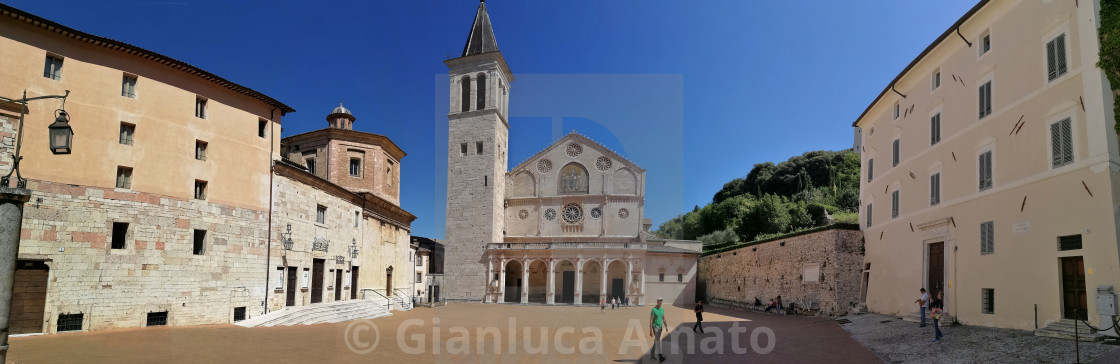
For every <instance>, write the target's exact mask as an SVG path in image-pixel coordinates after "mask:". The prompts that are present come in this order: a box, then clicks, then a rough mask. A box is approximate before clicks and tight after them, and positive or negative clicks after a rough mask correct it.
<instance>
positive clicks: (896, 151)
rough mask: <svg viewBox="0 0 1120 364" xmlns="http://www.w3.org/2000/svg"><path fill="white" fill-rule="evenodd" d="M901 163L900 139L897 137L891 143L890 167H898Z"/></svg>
mask: <svg viewBox="0 0 1120 364" xmlns="http://www.w3.org/2000/svg"><path fill="white" fill-rule="evenodd" d="M900 163H902V137H901V136H898V137H895V138H894V141H891V167H898V165H899V164H900Z"/></svg>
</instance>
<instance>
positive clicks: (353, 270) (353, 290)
mask: <svg viewBox="0 0 1120 364" xmlns="http://www.w3.org/2000/svg"><path fill="white" fill-rule="evenodd" d="M350 299H352V300H356V299H358V267H350Z"/></svg>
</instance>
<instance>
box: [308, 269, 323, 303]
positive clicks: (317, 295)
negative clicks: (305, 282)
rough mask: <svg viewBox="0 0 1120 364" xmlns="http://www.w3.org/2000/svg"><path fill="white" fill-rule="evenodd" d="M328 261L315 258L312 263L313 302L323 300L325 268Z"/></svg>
mask: <svg viewBox="0 0 1120 364" xmlns="http://www.w3.org/2000/svg"><path fill="white" fill-rule="evenodd" d="M325 264H326V261H324V260H323V259H313V260H312V263H311V303H319V302H323V283H324V282H325V280H324V279H323V269H324V266H325Z"/></svg>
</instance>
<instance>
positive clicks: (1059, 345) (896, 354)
mask: <svg viewBox="0 0 1120 364" xmlns="http://www.w3.org/2000/svg"><path fill="white" fill-rule="evenodd" d="M844 318H846V319H848V320H851V323H847V324H843V325H841V326H842V327H843V328H844V329H845V330H848V332H850V333H851V334H852V337H853V338H855V339H856V340H857V341H859V342H860V343H862V344H863V345H866V346H867V347H868V348H871V350H872V351H874V352H875V353H876V354H878V355H879V356H881V357H882V358H883V359H884V360H886V361H887V362H891V363H1073V362H1075V348H1074V345H1073V344H1074V343H1073V340H1062V339H1055V338H1049V337H1039V336H1034V332H1031V331H1023V330H1012V329H997V328H990V327H981V326H955V327H942V328H941V333H942V334H944V335H945V336H944V338H942V339H941V342H940V343H931V342H930V341H931V340H933V326H932V323H931V325H930V326H926V327H924V328H918V323H916V322H909V321H902V320H901V319H899V318H898V317H894V316H886V315H879V314H870V313H869V314H862V315H848V316H845V317H844ZM883 321H887V322H883ZM1116 349H1120V346H1113V345H1107V344H1104V343H1101V342H1096V343H1087V342H1082V343H1081V362H1083V363H1088V362H1091V361H1092V360H1091V359H1094V358H1098V359H1101V360H1108V359H1107V358H1108V357H1113V356H1115V355H1109V356H1108V357H1105V358H1099V357H1101V356H1102V355H1105V354H1109V353H1110V352H1112V354H1116V352H1114V351H1115V350H1116Z"/></svg>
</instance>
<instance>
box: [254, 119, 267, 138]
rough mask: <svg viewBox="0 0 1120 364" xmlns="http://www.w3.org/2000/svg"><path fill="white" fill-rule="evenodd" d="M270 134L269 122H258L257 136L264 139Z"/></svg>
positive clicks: (263, 120) (262, 120) (261, 120)
mask: <svg viewBox="0 0 1120 364" xmlns="http://www.w3.org/2000/svg"><path fill="white" fill-rule="evenodd" d="M267 132H268V120H265V119H260V120H257V136H259V137H261V138H264V137H266V134H267Z"/></svg>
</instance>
